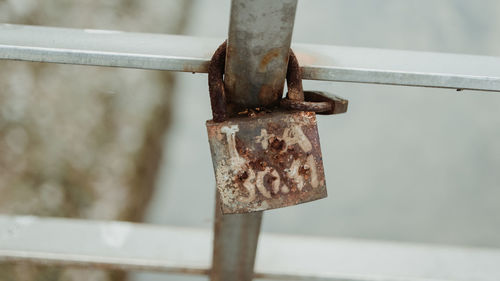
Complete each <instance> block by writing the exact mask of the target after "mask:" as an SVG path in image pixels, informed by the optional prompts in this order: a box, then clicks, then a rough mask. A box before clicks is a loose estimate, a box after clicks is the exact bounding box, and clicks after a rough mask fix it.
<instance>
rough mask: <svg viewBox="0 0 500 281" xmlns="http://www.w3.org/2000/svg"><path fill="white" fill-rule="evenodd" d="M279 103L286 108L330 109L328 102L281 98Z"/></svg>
mask: <svg viewBox="0 0 500 281" xmlns="http://www.w3.org/2000/svg"><path fill="white" fill-rule="evenodd" d="M280 105H281V107H283V108H286V109H292V110H301V111H312V112H318V113H319V112H326V111H331V110H332V104H331V103H329V102H324V101H323V102H311V101H298V100H291V99H288V98H286V99H282V100H281V101H280Z"/></svg>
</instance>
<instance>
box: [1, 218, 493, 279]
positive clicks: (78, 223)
mask: <svg viewBox="0 0 500 281" xmlns="http://www.w3.org/2000/svg"><path fill="white" fill-rule="evenodd" d="M211 242H212V232H211V231H210V230H207V229H190V228H182V227H173V226H155V225H146V224H135V223H127V222H114V221H111V222H104V221H88V220H76V219H61V218H38V217H30V216H0V261H7V260H10V261H31V262H35V263H43V264H65V265H79V266H90V267H92V266H99V267H107V268H120V269H129V270H148V271H161V272H171V273H191V274H208V269H209V267H210V264H211V260H210V259H211V253H212V243H211ZM499 265H500V249H480V248H463V247H449V246H431V245H419V244H410V243H390V242H377V241H365V240H355V239H334V238H319V237H300V236H291V235H281V234H267V233H263V234H262V235H261V238H260V241H259V248H258V251H257V261H256V269H255V270H256V277H259V278H262V277H265V278H269V279H282V280H283V279H286V280H297V279H299V280H304V279H312V278H316V279H314V280H336V281H338V280H350V281H354V280H360V281H361V280H363V281H368V280H373V281H375V280H377V281H380V280H384V281H410V280H413V281H417V280H418V281H422V280H429V281H431V280H433V281H436V280H448V281H470V280H474V281H494V280H495V281H497V280H500V266H499Z"/></svg>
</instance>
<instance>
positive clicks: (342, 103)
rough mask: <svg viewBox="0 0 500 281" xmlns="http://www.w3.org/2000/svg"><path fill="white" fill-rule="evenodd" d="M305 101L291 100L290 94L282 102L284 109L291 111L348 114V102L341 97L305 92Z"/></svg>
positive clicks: (317, 92) (318, 92)
mask: <svg viewBox="0 0 500 281" xmlns="http://www.w3.org/2000/svg"><path fill="white" fill-rule="evenodd" d="M303 95H304V100H293V99H290V93H288V95H287V97H286V98H284V99H282V100H281V101H280V106H281V107H282V108H286V109H290V110H302V111H313V112H316V113H317V114H321V115H332V114H340V113H346V112H347V106H348V104H349V102H348V100H346V99H343V98H341V97H339V96H336V95H333V94H330V93H326V92H320V91H305V92H304V93H303Z"/></svg>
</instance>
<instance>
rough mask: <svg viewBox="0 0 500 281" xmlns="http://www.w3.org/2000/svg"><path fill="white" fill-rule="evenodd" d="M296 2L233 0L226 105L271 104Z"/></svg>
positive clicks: (277, 94) (281, 80)
mask: <svg viewBox="0 0 500 281" xmlns="http://www.w3.org/2000/svg"><path fill="white" fill-rule="evenodd" d="M296 8H297V0H279V1H269V0H252V1H248V0H233V1H232V3H231V21H230V23H229V37H228V49H227V55H226V70H225V73H226V76H225V78H224V83H225V85H226V90H227V91H228V92H229V95H230V100H229V102H231V103H233V104H235V105H237V106H239V107H243V108H247V107H260V106H268V105H271V104H274V103H275V102H277V101H278V98H279V97H280V96H281V94H282V93H283V83H284V80H285V75H286V67H287V64H288V53H289V49H290V42H291V40H292V31H293V23H294V20H295V11H296Z"/></svg>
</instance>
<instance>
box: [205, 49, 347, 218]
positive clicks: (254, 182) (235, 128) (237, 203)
mask: <svg viewBox="0 0 500 281" xmlns="http://www.w3.org/2000/svg"><path fill="white" fill-rule="evenodd" d="M225 50H226V43H224V44H222V45H221V46H220V47H219V48H218V49H217V51H216V52H215V54H214V56H213V57H212V60H211V63H210V66H209V89H210V100H211V105H212V114H213V120H209V121H207V122H206V126H207V131H208V139H209V143H210V150H211V154H212V162H213V167H214V171H215V177H216V185H217V190H218V196H220V202H221V207H222V213H224V214H232V213H248V212H253V211H262V210H268V209H274V208H280V207H285V206H290V205H296V204H300V203H304V202H308V201H313V200H317V199H321V198H325V197H326V196H327V192H326V184H325V175H324V170H323V160H322V155H321V149H320V143H319V136H318V129H317V125H316V114H315V111H316V112H318V113H321V112H325V113H326V114H333V113H334V112H338V111H342V110H343V112H345V110H346V109H347V101H345V100H341V99H340V100H332V99H329V98H328V97H325V96H324V95H322V94H321V93H318V92H305V96H306V97H307V98H308V100H306V101H305V100H304V92H303V91H302V80H301V74H300V68H299V66H298V62H297V59H296V58H295V56H294V55H293V52H292V51H290V58H289V65H288V71H287V85H288V89H289V91H288V93H287V97H286V98H285V99H282V100H281V103H280V104H281V108H275V109H273V110H272V111H271V110H258V109H256V110H250V111H246V112H244V113H245V114H243V115H237V116H233V117H231V118H228V116H227V113H226V110H227V105H226V96H225V92H224V82H223V70H224V63H225ZM344 105H345V106H344ZM342 108H344V109H342ZM335 109H337V111H336V110H335ZM248 113H250V114H248Z"/></svg>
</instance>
